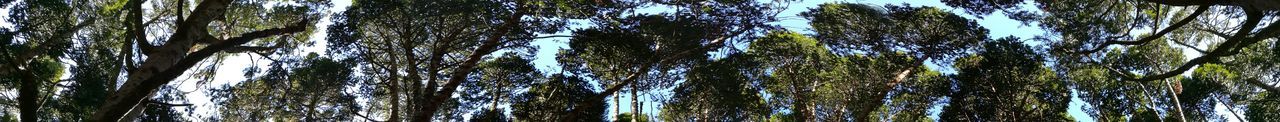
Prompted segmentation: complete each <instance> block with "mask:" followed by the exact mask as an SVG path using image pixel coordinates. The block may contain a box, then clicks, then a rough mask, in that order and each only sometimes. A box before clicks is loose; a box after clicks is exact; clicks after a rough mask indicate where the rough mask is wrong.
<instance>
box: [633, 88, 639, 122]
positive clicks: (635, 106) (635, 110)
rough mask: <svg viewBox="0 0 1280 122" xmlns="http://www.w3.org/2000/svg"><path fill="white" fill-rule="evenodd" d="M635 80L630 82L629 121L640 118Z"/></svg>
mask: <svg viewBox="0 0 1280 122" xmlns="http://www.w3.org/2000/svg"><path fill="white" fill-rule="evenodd" d="M636 91H638V90H637V89H636V82H631V122H639V120H636V119H638V118H640V104H638V103H640V101H639V100H638V99H637V98H639V97H636Z"/></svg>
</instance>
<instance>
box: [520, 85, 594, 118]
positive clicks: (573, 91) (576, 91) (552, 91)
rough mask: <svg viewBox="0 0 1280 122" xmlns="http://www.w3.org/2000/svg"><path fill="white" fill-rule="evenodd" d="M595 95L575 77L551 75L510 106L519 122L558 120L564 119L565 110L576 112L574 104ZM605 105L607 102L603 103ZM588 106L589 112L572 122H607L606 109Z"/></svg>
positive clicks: (589, 87) (588, 86)
mask: <svg viewBox="0 0 1280 122" xmlns="http://www.w3.org/2000/svg"><path fill="white" fill-rule="evenodd" d="M595 94H596V92H595V91H592V90H591V86H590V84H589V83H588V82H587V81H584V80H582V79H580V78H578V77H574V76H564V75H552V76H551V77H549V78H548V80H546V81H544V82H541V83H535V84H533V86H532V87H530V88H529V91H528V92H525V93H522V94H520V95H519V96H517V97H516V98H515V99H514V101H516V102H515V104H514V105H511V109H512V112H511V115H512V116H513V117H515V120H518V121H556V120H561V119H563V118H564V117H565V115H566V114H565V111H569V110H572V109H574V107H579V106H574V105H575V103H578V102H581V101H583V100H586V99H587V97H590V96H592V95H595ZM600 102H604V101H600ZM598 105H599V106H586V107H589V108H584V109H586V111H584V112H586V113H581V114H582V115H583V116H582V117H579V118H577V119H578V120H572V121H584V122H585V121H591V122H596V121H604V120H605V114H604V110H605V108H608V106H605V105H604V104H598Z"/></svg>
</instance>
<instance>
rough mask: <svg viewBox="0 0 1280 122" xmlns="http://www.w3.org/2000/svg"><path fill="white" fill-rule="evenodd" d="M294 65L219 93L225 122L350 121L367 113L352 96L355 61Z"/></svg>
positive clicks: (278, 66)
mask: <svg viewBox="0 0 1280 122" xmlns="http://www.w3.org/2000/svg"><path fill="white" fill-rule="evenodd" d="M286 60H291V59H286ZM292 60H298V61H297V62H299V63H296V65H294V66H285V65H286V63H287V62H292V61H285V62H277V63H274V65H273V66H272V68H271V69H270V70H269V71H267V74H266V75H264V76H261V77H258V78H254V79H250V80H249V81H244V82H241V83H239V84H236V85H228V86H223V88H221V89H218V90H215V91H214V93H215V95H214V96H216V97H215V100H216V102H217V103H219V104H220V105H221V108H219V109H220V112H221V113H220V114H219V115H220V116H221V117H220V118H221V119H229V120H251V121H254V120H256V121H268V120H306V121H350V119H351V118H354V117H355V116H354V115H353V114H357V113H356V112H358V111H359V110H360V109H362V108H361V106H359V105H357V104H356V99H355V98H356V97H355V95H354V94H352V93H350V92H347V90H348V89H347V87H350V86H354V85H355V81H354V80H355V79H353V78H352V76H353V73H354V71H353V69H352V67H353V66H354V63H353V62H352V61H351V60H349V59H346V60H335V59H330V58H327V57H318V56H317V55H315V54H312V55H309V56H307V57H304V58H303V59H292ZM288 64H295V63H288ZM286 67H291V68H289V69H285V68H286Z"/></svg>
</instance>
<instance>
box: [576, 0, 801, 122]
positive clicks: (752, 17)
mask: <svg viewBox="0 0 1280 122" xmlns="http://www.w3.org/2000/svg"><path fill="white" fill-rule="evenodd" d="M779 2H784V1H779ZM651 4H652V5H657V6H659V7H670V8H674V9H681V10H690V11H677V12H674V13H659V14H650V15H643V14H642V15H631V16H627V17H619V16H620V15H617V14H614V15H608V16H605V20H606V21H601V22H597V23H596V24H597V26H596V27H592V28H588V29H583V30H578V31H574V38H573V39H572V40H571V41H570V47H571V50H569V51H562V52H565V53H563V54H562V55H561V56H558V58H560V59H562V62H568V63H565V64H567V65H566V66H564V67H566V68H569V70H570V71H578V72H576V73H577V74H582V73H587V72H583V71H590V72H589V73H590V74H591V75H595V76H603V77H601V78H596V77H593V78H596V79H601V80H602V81H604V83H602V85H605V87H604V91H602V92H601V93H600V95H597V96H592V97H591V98H590V99H592V100H588V101H585V102H583V103H578V105H577V106H595V105H596V104H602V103H598V102H596V101H597V100H599V101H603V100H604V99H605V98H607V97H608V96H610V95H613V94H614V93H617V92H618V91H621V90H622V89H623V88H625V87H631V91H632V92H633V96H635V95H634V93H635V91H637V90H639V91H643V90H645V89H649V88H646V87H669V86H671V85H670V84H671V83H672V81H674V80H669V79H665V78H669V77H665V76H664V75H668V73H665V72H668V71H672V70H676V69H682V68H687V67H686V66H687V64H688V63H689V62H690V61H696V60H702V59H705V56H706V55H705V54H707V53H708V52H711V51H715V50H720V49H721V47H724V46H725V45H728V44H731V43H735V42H744V41H747V40H750V37H752V36H751V34H753V33H757V32H759V31H760V30H762V29H768V28H771V27H770V26H768V25H767V24H765V23H767V22H772V21H775V20H776V19H775V18H774V16H773V14H776V13H777V12H778V11H777V9H776V8H777V5H779V4H778V3H766V2H762V1H753V0H748V1H716V2H699V1H658V2H655V3H651ZM646 5H647V4H646ZM672 32H675V33H672ZM612 39H620V40H623V41H621V42H622V43H613V42H610V41H612ZM618 55H627V56H639V57H615V56H618ZM659 56H661V57H659ZM582 59H590V60H585V61H583V60H582ZM574 60H578V61H574ZM605 61H612V62H620V61H621V62H626V63H603V62H605ZM613 69H617V70H613ZM601 71H606V72H601ZM653 74H657V75H656V76H655V75H653ZM642 77H649V78H642ZM650 78H659V79H650ZM638 81H639V82H638ZM638 84H639V85H638ZM633 98H635V97H633ZM632 101H633V103H636V102H637V100H634V99H633V100H632ZM633 105H636V104H633ZM632 107H633V108H638V106H632ZM580 108H585V107H580ZM633 110H637V109H633ZM573 111H574V112H570V113H582V112H581V111H584V110H581V109H578V110H573ZM633 113H641V112H639V111H635V112H633ZM636 115H638V114H636ZM574 117H576V115H574V116H570V118H574ZM566 120H574V119H566Z"/></svg>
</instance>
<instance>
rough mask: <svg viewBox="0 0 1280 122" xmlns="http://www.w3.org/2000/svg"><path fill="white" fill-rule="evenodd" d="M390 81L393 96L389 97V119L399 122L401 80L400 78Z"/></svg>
mask: <svg viewBox="0 0 1280 122" xmlns="http://www.w3.org/2000/svg"><path fill="white" fill-rule="evenodd" d="M389 82H390V83H391V85H390V91H391V97H390V98H387V99H390V100H391V101H390V103H391V116H390V117H389V118H388V119H387V121H392V122H398V121H400V85H399V84H400V82H399V80H391V81H389Z"/></svg>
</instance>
